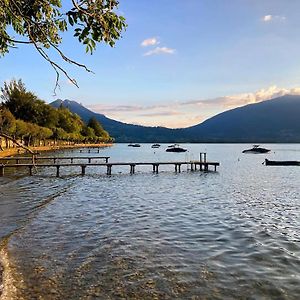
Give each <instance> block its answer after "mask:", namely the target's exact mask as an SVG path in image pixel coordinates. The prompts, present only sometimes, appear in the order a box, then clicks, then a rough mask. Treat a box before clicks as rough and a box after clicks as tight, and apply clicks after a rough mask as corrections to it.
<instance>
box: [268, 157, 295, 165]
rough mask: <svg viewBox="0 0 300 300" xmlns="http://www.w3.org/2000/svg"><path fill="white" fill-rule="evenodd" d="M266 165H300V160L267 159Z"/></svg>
mask: <svg viewBox="0 0 300 300" xmlns="http://www.w3.org/2000/svg"><path fill="white" fill-rule="evenodd" d="M265 165H266V166H300V161H296V160H268V159H265Z"/></svg>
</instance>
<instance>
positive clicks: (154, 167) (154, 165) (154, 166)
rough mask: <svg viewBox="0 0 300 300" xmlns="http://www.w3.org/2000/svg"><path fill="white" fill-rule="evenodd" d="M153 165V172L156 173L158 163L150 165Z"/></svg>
mask: <svg viewBox="0 0 300 300" xmlns="http://www.w3.org/2000/svg"><path fill="white" fill-rule="evenodd" d="M152 166H153V173H156V174H157V173H158V166H159V164H153V165H152Z"/></svg>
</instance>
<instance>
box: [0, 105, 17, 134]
mask: <svg viewBox="0 0 300 300" xmlns="http://www.w3.org/2000/svg"><path fill="white" fill-rule="evenodd" d="M15 130H16V120H15V118H14V116H13V115H12V113H11V112H10V111H9V110H8V109H7V108H5V107H3V106H0V132H1V133H6V134H12V133H13V132H14V131H15Z"/></svg>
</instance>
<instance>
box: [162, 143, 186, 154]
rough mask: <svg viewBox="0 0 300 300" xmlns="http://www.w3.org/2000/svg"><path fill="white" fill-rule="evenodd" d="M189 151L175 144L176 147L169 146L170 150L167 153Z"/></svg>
mask: <svg viewBox="0 0 300 300" xmlns="http://www.w3.org/2000/svg"><path fill="white" fill-rule="evenodd" d="M186 151H187V149H184V148H181V147H179V145H177V144H174V145H170V146H168V148H167V149H166V152H186Z"/></svg>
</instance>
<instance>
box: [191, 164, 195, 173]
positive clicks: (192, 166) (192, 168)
mask: <svg viewBox="0 0 300 300" xmlns="http://www.w3.org/2000/svg"><path fill="white" fill-rule="evenodd" d="M191 171H192V172H193V171H194V164H193V163H191Z"/></svg>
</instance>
